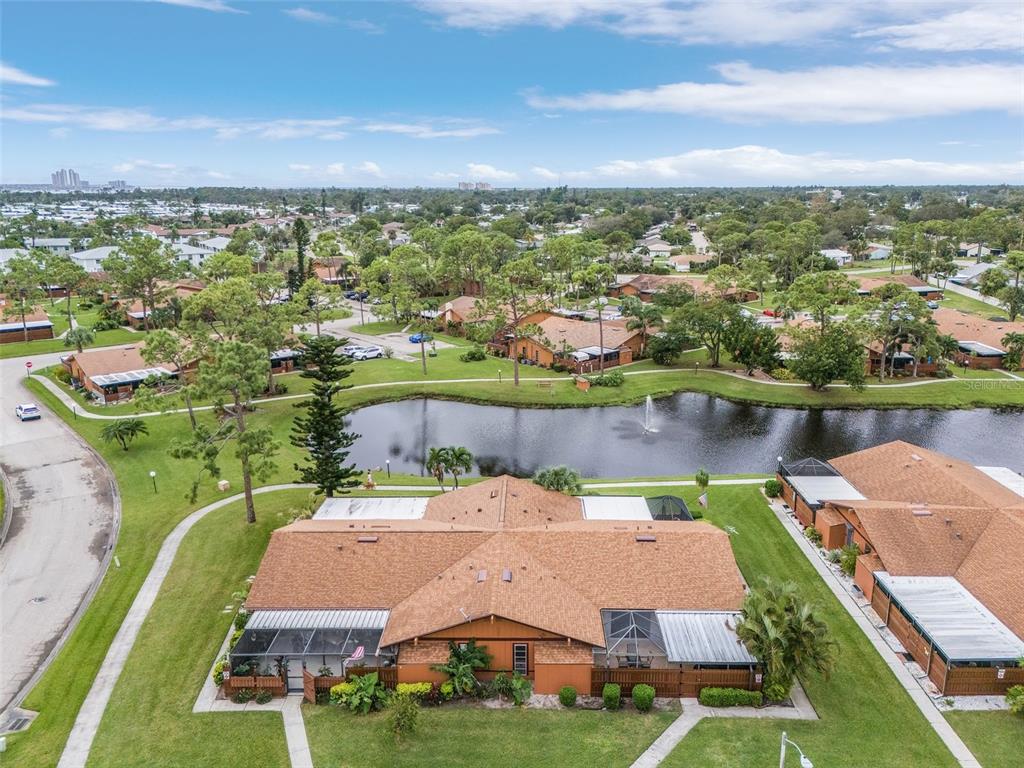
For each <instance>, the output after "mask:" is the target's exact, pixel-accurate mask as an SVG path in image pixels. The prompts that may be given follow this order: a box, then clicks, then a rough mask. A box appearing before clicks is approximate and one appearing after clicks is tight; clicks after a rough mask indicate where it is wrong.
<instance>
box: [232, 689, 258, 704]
mask: <svg viewBox="0 0 1024 768" xmlns="http://www.w3.org/2000/svg"><path fill="white" fill-rule="evenodd" d="M255 698H256V692H255V691H254V690H253V689H252V688H239V689H238V690H237V691H235V695H234V696H232V697H231V700H232V701H233V702H235V704H247V703H248V702H250V701H252V700H253V699H255Z"/></svg>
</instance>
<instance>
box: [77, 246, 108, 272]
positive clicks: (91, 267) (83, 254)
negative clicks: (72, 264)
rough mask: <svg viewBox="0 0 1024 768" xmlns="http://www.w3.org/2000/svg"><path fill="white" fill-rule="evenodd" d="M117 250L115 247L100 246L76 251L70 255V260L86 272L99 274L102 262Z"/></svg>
mask: <svg viewBox="0 0 1024 768" xmlns="http://www.w3.org/2000/svg"><path fill="white" fill-rule="evenodd" d="M117 249H118V248H117V246H116V245H100V246H97V247H96V248H87V249H86V250H84V251H76V252H75V253H72V254H71V258H72V259H74V260H75V261H76V262H77V263H78V264H80V265H81V267H82V269H84V270H85V271H86V272H99V271H101V270H102V269H103V260H104V259H106V258H107V257H108V256H110V254H112V253H113V252H114V251H116V250H117Z"/></svg>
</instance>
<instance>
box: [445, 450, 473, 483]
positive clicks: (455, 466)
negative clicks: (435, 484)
mask: <svg viewBox="0 0 1024 768" xmlns="http://www.w3.org/2000/svg"><path fill="white" fill-rule="evenodd" d="M446 466H447V469H448V473H449V474H450V475H451V476H452V480H454V481H455V487H456V488H458V487H459V475H460V474H462V473H463V472H469V471H470V470H471V469H472V468H473V454H472V453H470V452H469V450H468V449H466V448H464V447H462V446H461V445H453V446H450V447H449V448H448V463H447V465H446Z"/></svg>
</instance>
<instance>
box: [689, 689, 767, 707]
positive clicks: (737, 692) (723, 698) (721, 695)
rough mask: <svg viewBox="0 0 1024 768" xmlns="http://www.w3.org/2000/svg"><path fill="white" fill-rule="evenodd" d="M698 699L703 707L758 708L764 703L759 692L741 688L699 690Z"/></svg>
mask: <svg viewBox="0 0 1024 768" xmlns="http://www.w3.org/2000/svg"><path fill="white" fill-rule="evenodd" d="M698 698H699V699H700V703H701V704H703V705H704V706H705V707H759V706H761V703H762V702H763V701H764V697H763V696H762V695H761V692H760V691H745V690H743V689H742V688H701V689H700V696H699V697H698Z"/></svg>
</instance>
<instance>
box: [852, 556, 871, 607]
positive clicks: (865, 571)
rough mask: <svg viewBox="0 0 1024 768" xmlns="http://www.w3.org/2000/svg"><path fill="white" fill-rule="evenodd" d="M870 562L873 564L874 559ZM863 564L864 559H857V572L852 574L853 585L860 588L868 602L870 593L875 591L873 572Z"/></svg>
mask: <svg viewBox="0 0 1024 768" xmlns="http://www.w3.org/2000/svg"><path fill="white" fill-rule="evenodd" d="M871 561H872V562H874V561H875V559H874V558H871ZM865 562H866V561H865V558H863V557H858V558H857V570H855V571H854V572H853V583H854V584H856V585H857V586H858V587H860V591H861V592H863V593H864V597H866V598H867V599H868V600H870V599H871V595H872V593H874V591H875V576H874V572H873V571H872V570H871V569H870V568H868V567H867V566H866V565H865Z"/></svg>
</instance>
